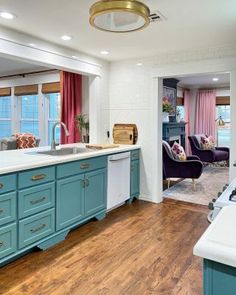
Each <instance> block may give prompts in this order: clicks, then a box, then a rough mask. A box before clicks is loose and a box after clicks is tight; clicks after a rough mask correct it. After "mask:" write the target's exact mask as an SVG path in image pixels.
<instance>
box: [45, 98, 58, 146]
mask: <svg viewBox="0 0 236 295" xmlns="http://www.w3.org/2000/svg"><path fill="white" fill-rule="evenodd" d="M46 97H47V99H48V108H49V111H48V144H51V140H52V126H53V124H55V123H56V122H58V121H60V114H61V104H60V101H61V97H60V93H50V94H47V96H46ZM55 139H56V141H57V142H60V139H61V128H60V127H57V128H56V130H55Z"/></svg>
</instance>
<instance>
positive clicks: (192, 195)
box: [163, 166, 229, 205]
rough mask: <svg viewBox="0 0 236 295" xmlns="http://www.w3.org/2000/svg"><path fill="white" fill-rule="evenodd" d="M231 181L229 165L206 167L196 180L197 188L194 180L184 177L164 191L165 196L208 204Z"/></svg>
mask: <svg viewBox="0 0 236 295" xmlns="http://www.w3.org/2000/svg"><path fill="white" fill-rule="evenodd" d="M226 183H229V168H228V167H212V166H207V167H205V168H204V170H203V173H202V175H201V177H200V178H199V179H198V180H196V189H195V190H194V189H193V185H192V180H191V179H184V180H183V181H181V182H179V183H177V184H175V185H174V186H172V187H170V188H169V189H167V190H165V191H164V192H163V197H164V198H171V199H174V200H179V201H185V202H190V203H196V204H202V205H208V204H209V202H210V201H211V200H212V199H213V198H215V197H216V196H217V194H218V192H219V191H222V188H223V186H224V185H225V184H226Z"/></svg>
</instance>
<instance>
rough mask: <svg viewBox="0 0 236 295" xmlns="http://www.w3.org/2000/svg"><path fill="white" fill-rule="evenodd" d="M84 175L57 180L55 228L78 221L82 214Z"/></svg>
mask: <svg viewBox="0 0 236 295" xmlns="http://www.w3.org/2000/svg"><path fill="white" fill-rule="evenodd" d="M84 187H85V181H84V175H83V174H79V175H76V176H71V177H68V178H65V179H60V180H58V181H57V188H56V190H57V195H56V229H57V230H59V229H62V228H65V227H67V226H69V225H71V224H73V223H76V222H78V221H79V220H80V219H82V218H83V216H84Z"/></svg>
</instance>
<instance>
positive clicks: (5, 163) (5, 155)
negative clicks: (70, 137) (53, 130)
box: [0, 143, 140, 174]
mask: <svg viewBox="0 0 236 295" xmlns="http://www.w3.org/2000/svg"><path fill="white" fill-rule="evenodd" d="M61 147H85V145H84V144H81V143H77V144H65V145H61V146H59V147H57V149H59V148H61ZM138 148H140V146H139V145H120V146H119V147H116V148H110V149H102V150H95V149H91V151H89V152H84V153H79V154H73V155H66V156H50V155H44V154H37V151H44V150H45V151H46V150H50V147H49V146H46V147H39V148H32V149H22V150H10V151H0V174H5V173H10V172H16V171H22V170H26V169H32V168H37V167H43V166H49V165H54V164H60V163H65V162H71V161H76V160H81V159H87V158H93V157H98V156H103V155H109V154H116V153H120V152H126V151H130V150H135V149H138Z"/></svg>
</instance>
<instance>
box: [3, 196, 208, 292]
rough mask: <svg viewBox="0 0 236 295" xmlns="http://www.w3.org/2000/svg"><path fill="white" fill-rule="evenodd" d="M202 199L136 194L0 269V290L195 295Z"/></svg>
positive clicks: (198, 289)
mask: <svg viewBox="0 0 236 295" xmlns="http://www.w3.org/2000/svg"><path fill="white" fill-rule="evenodd" d="M206 215H207V209H206V207H204V206H199V205H193V204H188V203H184V202H178V201H171V200H165V201H164V203H162V204H158V205H157V204H151V203H147V202H143V201H135V202H134V203H133V204H131V205H124V206H122V207H120V208H118V209H116V210H114V211H112V212H111V213H109V214H108V216H107V217H106V219H104V220H102V221H100V222H98V221H96V222H90V223H88V224H86V225H84V226H82V227H80V228H78V229H76V230H74V231H72V232H71V233H70V234H69V236H68V237H67V239H66V240H65V241H64V242H62V243H60V244H58V245H56V246H54V247H53V248H51V249H49V250H47V251H44V252H43V251H37V252H33V253H30V254H28V255H26V256H24V257H23V258H20V259H19V260H17V261H15V262H13V263H11V264H9V265H7V266H5V267H3V268H1V269H0V294H9V295H10V294H14V295H19V294H24V295H26V294H27V295H28V294H30V295H31V294H32V295H46V294H47V295H48V294H50V295H53V294H58V295H61V294H63V295H67V294H68V295H69V294H70V295H87V294H89V295H90V294H94V295H97V294H98V295H116V294H117V295H118V294H119V295H120V294H122V295H129V294H130V295H131V294H132V295H143V294H156V295H200V294H202V291H201V286H202V279H201V259H199V258H198V257H194V256H193V255H192V248H193V246H194V244H195V243H196V241H197V239H198V238H199V237H200V235H201V234H202V233H203V231H204V230H205V229H206V227H207V226H208V223H207V219H206Z"/></svg>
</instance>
